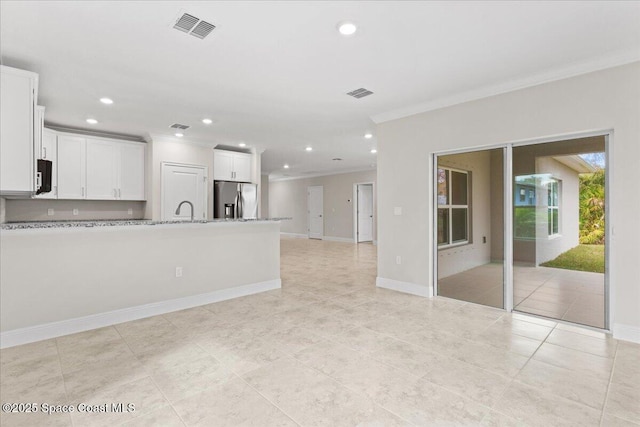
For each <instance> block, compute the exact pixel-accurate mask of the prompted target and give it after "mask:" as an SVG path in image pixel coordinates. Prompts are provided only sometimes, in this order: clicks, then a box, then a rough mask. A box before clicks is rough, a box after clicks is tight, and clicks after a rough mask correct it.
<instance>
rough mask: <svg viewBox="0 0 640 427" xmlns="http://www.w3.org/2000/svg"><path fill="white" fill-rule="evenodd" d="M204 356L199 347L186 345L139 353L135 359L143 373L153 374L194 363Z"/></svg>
mask: <svg viewBox="0 0 640 427" xmlns="http://www.w3.org/2000/svg"><path fill="white" fill-rule="evenodd" d="M206 355H207V352H205V351H204V350H203V349H202V348H201V347H200V346H198V345H196V344H186V345H183V346H180V347H169V348H165V349H162V350H153V351H150V352H146V353H139V354H137V355H136V356H135V357H136V359H137V360H138V361H139V362H140V363H141V364H142V366H143V367H144V370H145V371H147V372H149V373H153V372H155V371H158V370H163V369H171V368H174V367H176V366H178V365H182V364H184V363H190V362H193V361H196V360H198V359H200V358H202V357H205V356H206Z"/></svg>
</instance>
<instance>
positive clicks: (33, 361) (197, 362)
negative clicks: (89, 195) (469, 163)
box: [0, 239, 640, 427]
mask: <svg viewBox="0 0 640 427" xmlns="http://www.w3.org/2000/svg"><path fill="white" fill-rule="evenodd" d="M281 250H282V279H283V287H282V289H281V290H276V291H271V292H267V293H262V294H258V295H253V296H248V297H244V298H239V299H235V300H230V301H225V302H221V303H216V304H211V305H208V306H203V307H198V308H193V309H189V310H184V311H180V312H175V313H170V314H167V315H163V316H156V317H152V318H148V319H143V320H138V321H134V322H128V323H123V324H119V325H116V326H114V327H108V328H102V329H98V330H93V331H89V332H84V333H80V334H75V335H69V336H65V337H60V338H58V339H52V340H47V341H42V342H37V343H33V344H27V345H23V346H18V347H14V348H9V349H5V350H2V351H1V352H0V362H1V369H0V373H1V388H0V396H1V399H2V402H3V403H5V402H36V403H43V402H46V403H48V404H69V403H72V404H77V403H79V402H83V403H86V404H94V405H99V404H104V403H111V402H122V403H125V404H126V403H133V404H135V408H136V411H135V412H133V413H124V414H123V413H100V412H97V413H77V412H75V413H72V414H64V413H63V414H58V415H51V416H49V415H44V414H42V413H37V414H20V415H15V414H6V413H2V414H1V418H0V424H1V425H2V426H16V425H23V426H47V425H56V426H58V425H59V426H69V425H73V426H118V425H123V426H216V427H217V426H241V425H242V426H298V425H300V426H356V425H358V426H410V425H415V426H431V425H433V426H453V425H465V426H472V425H482V426H512V425H513V426H525V425H530V426H561V425H575V426H598V425H603V426H637V425H640V404H639V402H640V363H638V362H639V360H640V345H636V344H631V343H627V342H618V341H616V340H614V339H611V338H609V337H607V336H606V335H604V334H601V333H597V332H593V331H591V330H586V329H581V328H576V327H571V326H567V325H563V324H556V323H554V322H551V321H546V320H540V319H538V318H534V317H527V316H524V315H518V314H513V315H512V314H507V313H504V312H502V311H500V310H496V309H492V308H487V307H482V306H478V305H474V304H467V303H462V302H460V301H456V300H452V299H446V298H441V297H438V298H435V299H432V300H430V299H425V298H420V297H415V296H411V295H406V294H401V293H398V292H393V291H389V290H385V289H378V288H376V287H375V286H374V279H375V275H376V251H375V247H373V246H371V245H358V246H356V245H353V244H348V243H336V242H324V241H310V240H303V239H283V240H282V249H281Z"/></svg>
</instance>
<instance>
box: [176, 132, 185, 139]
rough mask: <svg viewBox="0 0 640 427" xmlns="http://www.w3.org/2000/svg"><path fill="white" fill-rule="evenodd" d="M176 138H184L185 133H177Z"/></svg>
mask: <svg viewBox="0 0 640 427" xmlns="http://www.w3.org/2000/svg"><path fill="white" fill-rule="evenodd" d="M176 136H177V137H178V138H182V137H183V136H184V133H182V132H176Z"/></svg>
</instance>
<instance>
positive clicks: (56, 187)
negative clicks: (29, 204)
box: [53, 185, 58, 197]
mask: <svg viewBox="0 0 640 427" xmlns="http://www.w3.org/2000/svg"><path fill="white" fill-rule="evenodd" d="M53 194H55V195H56V197H58V186H57V185H54V186H53Z"/></svg>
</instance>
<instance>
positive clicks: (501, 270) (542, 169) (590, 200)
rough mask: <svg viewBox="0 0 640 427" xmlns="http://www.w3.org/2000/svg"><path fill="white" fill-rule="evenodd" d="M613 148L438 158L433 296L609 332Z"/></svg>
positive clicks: (559, 145) (533, 146)
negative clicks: (610, 150)
mask: <svg viewBox="0 0 640 427" xmlns="http://www.w3.org/2000/svg"><path fill="white" fill-rule="evenodd" d="M609 138H610V135H609V134H608V133H600V134H590V135H586V136H583V137H573V138H565V139H562V140H552V141H540V142H538V141H536V142H523V143H517V144H504V145H500V146H497V147H496V148H491V149H487V150H475V151H469V150H465V151H457V152H448V153H438V154H436V155H434V163H433V169H434V171H433V172H434V173H433V182H434V184H433V191H434V198H433V202H432V203H433V219H434V221H433V225H432V227H433V236H434V242H433V248H434V254H435V255H434V266H435V268H434V291H435V292H434V293H435V294H436V295H441V296H446V297H450V298H455V299H460V300H464V301H468V302H473V303H477V304H483V305H488V306H493V307H498V308H504V309H506V310H508V311H512V310H515V311H519V312H523V313H528V314H533V315H537V316H543V317H548V318H552V319H556V320H561V321H567V322H571V323H576V324H582V325H586V326H590V327H595V328H600V329H608V327H609V314H608V313H609V287H608V277H607V270H606V264H607V261H608V259H607V257H608V250H607V241H608V239H609V236H608V233H607V229H608V228H607V223H608V222H607V218H608V216H609V210H608V209H607V206H608V201H607V191H606V189H607V188H608V185H609V184H608V176H609V168H608V162H607V159H608V151H607V147H608V140H609Z"/></svg>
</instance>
